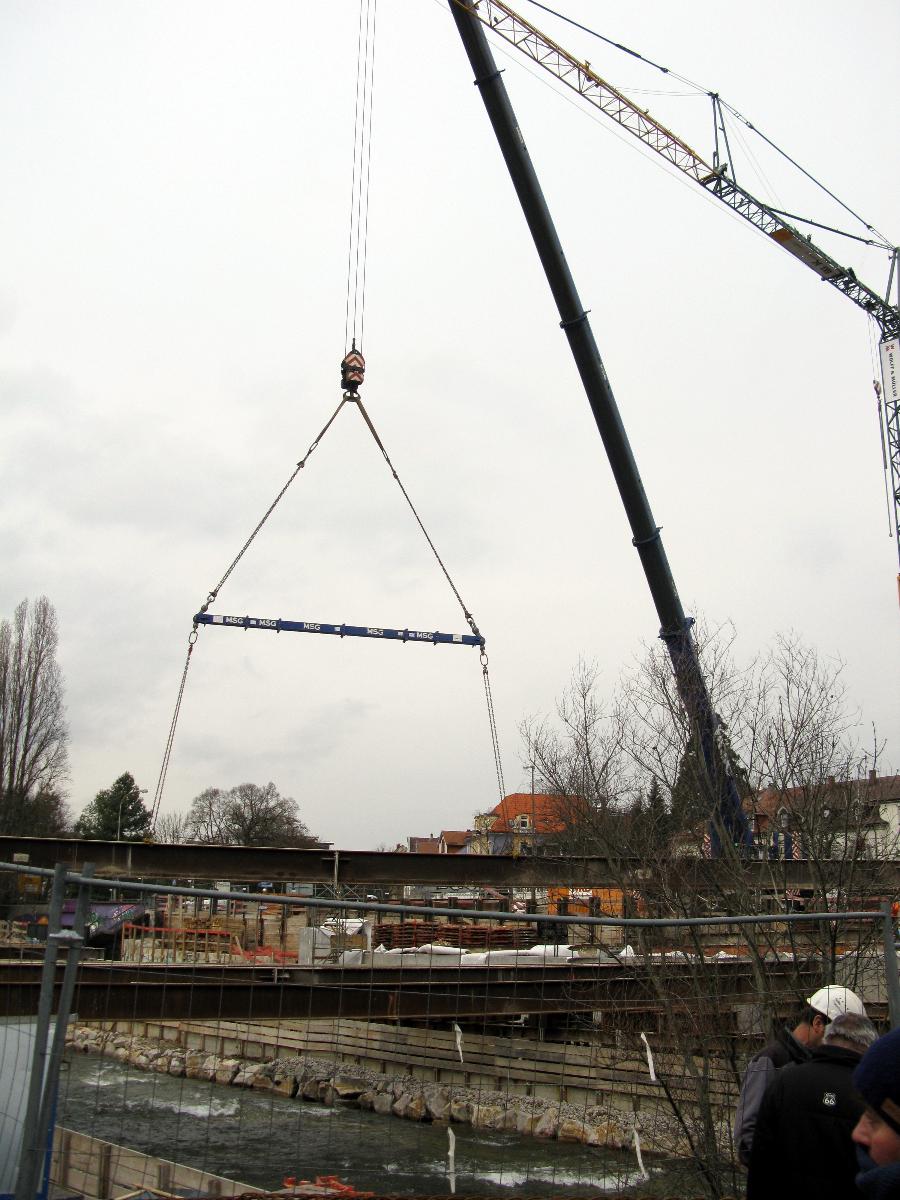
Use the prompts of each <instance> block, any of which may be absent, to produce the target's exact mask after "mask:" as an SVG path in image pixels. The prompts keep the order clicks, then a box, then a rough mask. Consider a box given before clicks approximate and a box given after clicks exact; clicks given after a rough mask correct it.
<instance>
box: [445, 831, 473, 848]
mask: <svg viewBox="0 0 900 1200" xmlns="http://www.w3.org/2000/svg"><path fill="white" fill-rule="evenodd" d="M470 833H471V830H469V829H442V830H441V841H442V842H444V843H446V845H448V846H464V845H465V844H466V838H468V837H469V835H470Z"/></svg>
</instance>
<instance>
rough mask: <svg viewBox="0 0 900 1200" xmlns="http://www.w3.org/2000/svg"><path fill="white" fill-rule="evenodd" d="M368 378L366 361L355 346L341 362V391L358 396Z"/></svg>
mask: <svg viewBox="0 0 900 1200" xmlns="http://www.w3.org/2000/svg"><path fill="white" fill-rule="evenodd" d="M365 377H366V360H365V359H364V358H363V356H362V355H361V354H360V352H359V351H358V350H357V348H356V345H355V344H354V346H353V349H352V350H351V351H350V352H349V354H346V355H344V358H343V359H342V361H341V391H343V392H350V393H351V395H356V393H357V392H358V391H359V389H360V388H361V387H362V384H363V380H364V379H365Z"/></svg>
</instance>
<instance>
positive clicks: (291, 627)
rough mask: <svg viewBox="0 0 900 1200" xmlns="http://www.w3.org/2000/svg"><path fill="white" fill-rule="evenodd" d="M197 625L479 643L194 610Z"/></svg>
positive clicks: (461, 637) (469, 636)
mask: <svg viewBox="0 0 900 1200" xmlns="http://www.w3.org/2000/svg"><path fill="white" fill-rule="evenodd" d="M194 622H195V623H196V624H197V625H222V626H225V627H230V628H232V629H269V630H271V631H272V632H273V633H331V634H335V635H336V636H337V637H362V638H382V639H383V640H385V641H391V642H429V643H430V644H431V645H432V646H437V645H439V644H440V645H444V644H446V645H448V646H483V645H484V638H483V637H476V636H475V634H473V633H437V632H435V633H424V632H423V631H422V630H420V629H379V628H378V627H377V626H374V625H329V624H327V622H325V621H283V620H282V619H281V618H280V617H278V618H269V617H225V616H219V615H218V614H217V613H197V615H196V616H195V617H194Z"/></svg>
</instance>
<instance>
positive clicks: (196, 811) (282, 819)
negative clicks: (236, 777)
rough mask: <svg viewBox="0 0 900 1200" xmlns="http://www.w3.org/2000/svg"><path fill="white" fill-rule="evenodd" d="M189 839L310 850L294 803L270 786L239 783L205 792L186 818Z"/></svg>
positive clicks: (310, 843) (310, 841)
mask: <svg viewBox="0 0 900 1200" xmlns="http://www.w3.org/2000/svg"><path fill="white" fill-rule="evenodd" d="M187 824H188V828H189V830H190V835H191V837H192V838H193V839H195V840H196V841H200V842H212V843H215V844H218V845H237V846H300V847H303V846H314V845H315V844H316V839H315V838H314V837H312V836H311V834H310V832H309V830H308V829H307V827H306V825H305V824H304V823H303V822H302V821H301V820H300V815H299V810H298V807H297V803H296V801H295V800H292V799H291V798H290V797H289V796H282V795H281V794H280V793H279V791H278V789H277V788H276V787H275V784H274V783H267V784H266V785H265V787H259V786H258V785H257V784H255V783H241V784H238V786H237V787H233V788H231V789H230V790H229V791H227V792H224V791H222V789H221V788H207V789H206V790H205V791H203V792H201V793H200V795H199V796H196V797H195V798H194V800H193V802H192V803H191V807H190V811H189V812H188V815H187Z"/></svg>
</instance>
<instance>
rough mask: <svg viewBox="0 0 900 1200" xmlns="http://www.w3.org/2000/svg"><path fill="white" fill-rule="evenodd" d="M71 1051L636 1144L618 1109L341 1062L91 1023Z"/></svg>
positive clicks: (657, 1121)
mask: <svg viewBox="0 0 900 1200" xmlns="http://www.w3.org/2000/svg"><path fill="white" fill-rule="evenodd" d="M67 1042H68V1045H69V1047H70V1048H71V1049H73V1050H77V1051H80V1052H82V1053H85V1054H101V1055H103V1056H105V1057H107V1058H111V1059H113V1060H115V1061H116V1062H120V1063H122V1064H123V1065H127V1066H130V1067H134V1068H137V1069H139V1070H144V1071H157V1072H159V1073H160V1074H165V1075H174V1076H176V1077H178V1076H183V1077H187V1078H188V1079H201V1080H208V1081H210V1082H215V1083H219V1084H224V1085H228V1086H231V1087H243V1088H252V1089H253V1090H254V1091H265V1092H278V1093H280V1094H281V1095H283V1096H286V1097H289V1098H293V1097H295V1098H296V1099H298V1100H306V1101H311V1102H318V1103H321V1104H325V1105H327V1106H332V1107H333V1106H335V1105H339V1104H340V1105H343V1104H351V1105H355V1106H356V1107H358V1108H362V1109H367V1110H370V1111H372V1112H376V1113H380V1114H382V1115H384V1116H395V1117H402V1118H403V1119H405V1120H407V1121H429V1122H433V1123H434V1124H450V1123H451V1122H458V1123H464V1124H468V1125H471V1126H473V1127H474V1128H476V1129H486V1130H506V1131H509V1132H515V1133H522V1134H530V1135H532V1136H534V1137H539V1138H547V1139H556V1140H558V1141H561V1142H582V1143H584V1144H585V1145H588V1146H603V1147H606V1148H608V1149H624V1148H626V1147H629V1146H631V1145H632V1144H633V1141H634V1129H635V1125H634V1119H632V1118H631V1117H630V1116H629V1115H628V1114H625V1113H621V1112H617V1111H616V1110H615V1109H605V1108H600V1107H593V1108H587V1109H576V1108H575V1107H573V1106H572V1105H569V1104H565V1103H562V1102H554V1101H551V1100H545V1099H537V1098H535V1097H530V1096H514V1095H508V1094H504V1093H503V1092H493V1091H483V1090H476V1089H474V1088H467V1087H457V1086H452V1087H451V1086H447V1085H441V1084H437V1083H434V1084H429V1083H425V1082H423V1081H422V1080H421V1079H415V1078H413V1077H412V1076H410V1075H393V1076H392V1075H381V1074H378V1073H376V1072H373V1071H365V1070H363V1069H362V1068H360V1067H353V1066H350V1065H348V1064H347V1063H341V1062H338V1061H335V1060H331V1059H326V1058H318V1057H315V1058H314V1057H310V1056H298V1057H286V1058H277V1059H272V1060H270V1061H268V1062H262V1063H260V1062H251V1061H248V1060H247V1059H241V1058H223V1057H220V1056H218V1055H214V1054H207V1053H205V1052H202V1051H195V1050H186V1049H184V1047H182V1046H177V1045H173V1044H171V1043H168V1042H164V1041H155V1040H153V1039H149V1038H142V1037H137V1036H132V1035H130V1034H124V1033H111V1032H107V1031H104V1030H101V1029H97V1028H94V1027H93V1026H84V1025H82V1026H76V1027H74V1028H72V1029H70V1031H69V1035H68V1038H67ZM671 1126H672V1122H671V1118H669V1119H665V1117H664V1116H663V1114H660V1113H656V1114H654V1117H653V1119H652V1121H651V1122H647V1121H645V1120H644V1119H643V1114H642V1122H641V1139H642V1141H643V1142H644V1144H645V1146H646V1148H647V1149H658V1150H666V1151H668V1152H669V1153H672V1152H673V1151H675V1152H676V1153H677V1149H676V1146H675V1144H674V1142H675V1141H677V1140H678V1139H673V1136H672V1135H673V1133H674V1130H673V1129H672V1127H671Z"/></svg>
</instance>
